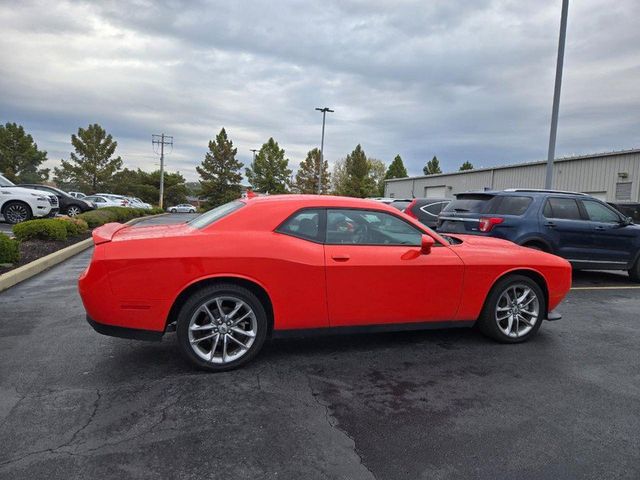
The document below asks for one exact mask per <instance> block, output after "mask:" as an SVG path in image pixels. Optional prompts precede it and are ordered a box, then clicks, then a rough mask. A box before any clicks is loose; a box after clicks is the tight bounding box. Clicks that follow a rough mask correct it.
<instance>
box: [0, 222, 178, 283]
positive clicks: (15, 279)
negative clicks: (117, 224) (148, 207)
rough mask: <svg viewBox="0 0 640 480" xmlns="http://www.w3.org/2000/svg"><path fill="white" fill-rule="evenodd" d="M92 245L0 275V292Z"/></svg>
mask: <svg viewBox="0 0 640 480" xmlns="http://www.w3.org/2000/svg"><path fill="white" fill-rule="evenodd" d="M163 215H168V214H167V213H159V214H158V215H149V216H148V217H138V218H134V219H133V220H129V221H128V222H127V223H126V224H125V225H135V224H136V223H138V222H141V221H142V220H148V219H150V218H155V217H161V216H163ZM92 245H93V238H87V239H86V240H82V241H81V242H78V243H74V244H73V245H69V246H68V247H66V248H63V249H61V250H58V251H57V252H53V253H50V254H49V255H46V256H44V257H41V258H38V259H37V260H34V261H33V262H30V263H27V264H26V265H23V266H21V267H18V268H15V269H13V270H11V271H9V272H7V273H3V274H2V275H0V292H3V291H4V290H7V289H8V288H11V287H13V286H14V285H17V284H18V283H20V282H24V281H25V280H28V279H29V278H31V277H33V276H35V275H37V274H39V273H42V272H44V271H45V270H47V269H49V268H51V267H53V266H54V265H57V264H59V263H62V262H64V261H65V260H67V259H68V258H71V257H73V256H74V255H77V254H79V253H80V252H83V251H84V250H86V249H87V248H90V247H91V246H92Z"/></svg>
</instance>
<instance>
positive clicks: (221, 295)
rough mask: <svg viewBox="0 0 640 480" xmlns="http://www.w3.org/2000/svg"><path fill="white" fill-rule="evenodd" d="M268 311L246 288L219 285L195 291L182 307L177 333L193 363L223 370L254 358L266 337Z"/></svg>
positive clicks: (188, 357)
mask: <svg viewBox="0 0 640 480" xmlns="http://www.w3.org/2000/svg"><path fill="white" fill-rule="evenodd" d="M267 329H268V322H267V314H266V312H265V309H264V307H263V305H262V303H261V302H260V300H258V298H257V297H256V296H255V295H254V294H253V293H252V292H250V291H249V290H247V289H246V288H243V287H240V286H238V285H234V284H219V285H215V286H209V287H205V288H202V289H200V290H198V291H196V292H195V293H194V294H193V295H192V296H191V297H190V298H189V299H188V300H187V301H186V302H185V304H184V305H183V306H182V308H181V309H180V313H179V314H178V319H177V329H176V333H177V335H178V344H179V345H180V349H181V351H182V353H183V355H184V356H185V357H186V358H187V360H189V361H190V362H191V363H192V364H193V365H195V366H197V367H199V368H202V369H204V370H209V371H214V372H220V371H225V370H231V369H234V368H238V367H240V366H242V365H244V364H246V363H247V362H249V361H250V360H251V359H253V358H254V357H255V356H256V355H257V354H258V352H259V351H260V349H261V348H262V346H263V344H264V341H265V339H266V337H267Z"/></svg>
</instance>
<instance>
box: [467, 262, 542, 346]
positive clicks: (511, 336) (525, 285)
mask: <svg viewBox="0 0 640 480" xmlns="http://www.w3.org/2000/svg"><path fill="white" fill-rule="evenodd" d="M545 312H546V300H545V297H544V294H543V292H542V289H541V288H540V286H539V285H538V284H537V283H536V282H534V281H533V280H532V279H530V278H529V277H525V276H524V275H509V276H507V277H505V278H502V279H500V280H499V281H498V282H496V284H495V285H494V287H493V288H492V289H491V291H490V292H489V296H488V297H487V300H486V302H485V305H484V308H483V309H482V313H481V314H480V318H478V327H479V328H480V331H481V332H482V333H484V334H485V335H487V336H488V337H491V338H493V339H495V340H497V341H499V342H502V343H520V342H524V341H526V340H528V339H529V338H531V337H533V336H534V335H535V334H536V333H537V332H538V330H539V329H540V325H541V323H542V320H543V319H544V315H545Z"/></svg>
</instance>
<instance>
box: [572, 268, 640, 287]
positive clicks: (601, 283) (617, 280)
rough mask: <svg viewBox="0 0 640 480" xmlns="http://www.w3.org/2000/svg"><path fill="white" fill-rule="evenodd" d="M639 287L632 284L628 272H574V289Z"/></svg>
mask: <svg viewBox="0 0 640 480" xmlns="http://www.w3.org/2000/svg"><path fill="white" fill-rule="evenodd" d="M626 285H638V284H637V283H635V282H632V281H631V279H630V278H629V275H628V274H627V272H624V271H611V270H607V271H603V270H574V271H573V286H574V287H605V286H614V287H617V286H626Z"/></svg>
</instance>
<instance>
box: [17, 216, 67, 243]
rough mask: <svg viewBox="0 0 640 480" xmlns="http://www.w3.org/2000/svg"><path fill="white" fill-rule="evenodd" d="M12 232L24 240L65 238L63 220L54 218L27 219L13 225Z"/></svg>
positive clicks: (65, 231) (65, 232)
mask: <svg viewBox="0 0 640 480" xmlns="http://www.w3.org/2000/svg"><path fill="white" fill-rule="evenodd" d="M13 234H14V235H15V236H16V238H17V239H18V240H20V241H24V240H33V239H36V238H37V239H40V240H66V239H67V229H66V228H65V226H64V224H63V222H61V221H59V220H56V219H55V218H43V219H38V220H29V221H27V222H22V223H18V224H16V225H14V226H13Z"/></svg>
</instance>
